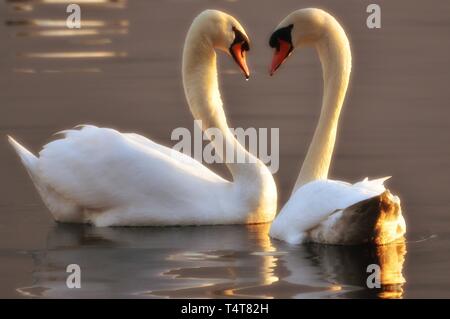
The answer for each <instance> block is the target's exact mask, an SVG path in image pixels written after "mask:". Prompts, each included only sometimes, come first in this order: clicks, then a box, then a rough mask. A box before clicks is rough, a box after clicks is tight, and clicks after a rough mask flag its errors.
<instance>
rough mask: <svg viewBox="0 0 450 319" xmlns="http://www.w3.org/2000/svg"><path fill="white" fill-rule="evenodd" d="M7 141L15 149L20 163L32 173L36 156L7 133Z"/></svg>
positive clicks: (36, 159)
mask: <svg viewBox="0 0 450 319" xmlns="http://www.w3.org/2000/svg"><path fill="white" fill-rule="evenodd" d="M8 142H9V144H11V146H12V147H13V148H14V150H15V151H16V153H17V155H18V156H19V158H20V160H21V161H22V164H23V165H24V166H25V168H26V169H27V171H28V172H29V173H30V174H34V170H35V168H36V164H37V161H38V158H37V157H36V156H35V155H34V154H33V153H31V152H30V151H29V150H27V149H26V148H25V147H24V146H22V145H21V144H20V143H19V142H17V141H16V140H15V139H14V138H13V137H11V136H9V135H8Z"/></svg>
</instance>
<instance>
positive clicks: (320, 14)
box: [270, 8, 406, 244]
mask: <svg viewBox="0 0 450 319" xmlns="http://www.w3.org/2000/svg"><path fill="white" fill-rule="evenodd" d="M270 46H271V47H273V48H275V54H274V58H273V61H272V66H271V74H273V73H274V72H275V70H276V69H277V68H278V67H279V66H280V65H281V64H282V63H283V62H284V60H285V59H286V58H287V57H288V56H289V55H290V53H291V52H292V50H293V49H294V48H295V47H301V46H312V47H315V48H316V50H317V52H318V54H319V57H320V61H321V63H322V70H323V78H324V94H323V104H322V110H321V114H320V118H319V122H318V125H317V128H316V130H315V133H314V137H313V139H312V142H311V144H310V146H309V149H308V153H307V155H306V158H305V161H304V162H303V166H302V168H301V170H300V174H299V176H298V179H297V182H296V184H295V187H294V190H293V192H292V194H291V198H290V199H289V201H288V202H287V204H286V205H285V206H284V207H283V208H282V210H281V211H280V213H279V215H278V216H277V217H276V219H275V221H274V222H273V224H272V227H271V230H270V235H271V236H272V237H274V238H278V239H281V240H284V241H287V242H289V243H302V242H308V241H309V242H318V243H326V244H360V243H366V242H372V243H375V244H385V243H389V242H391V241H394V240H396V239H398V238H400V237H402V236H403V235H404V233H405V230H406V225H405V220H404V219H403V216H402V213H401V208H400V200H399V199H398V197H396V196H392V195H391V194H390V193H389V191H387V190H386V189H385V187H384V185H383V183H384V181H385V180H386V179H387V178H381V179H376V180H371V181H369V180H368V179H367V178H366V179H365V180H363V181H362V182H359V183H356V184H349V183H346V182H341V181H334V180H328V179H327V177H328V170H329V167H330V162H331V158H332V154H333V148H334V144H335V140H336V131H337V126H338V120H339V114H340V111H341V107H342V103H343V101H344V97H345V93H346V90H347V85H348V81H349V76H350V69H351V52H350V45H349V42H348V39H347V36H346V34H345V32H344V30H343V29H342V27H341V26H340V25H339V23H338V22H337V21H336V20H335V19H334V18H333V17H332V16H331V15H330V14H328V13H326V12H324V11H322V10H319V9H313V8H310V9H302V10H298V11H295V12H293V13H291V14H290V15H288V16H287V17H286V18H285V19H284V20H283V21H282V22H281V23H280V25H279V26H278V27H277V29H276V31H275V32H274V33H273V34H272V36H271V39H270Z"/></svg>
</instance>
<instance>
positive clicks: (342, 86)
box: [294, 21, 351, 192]
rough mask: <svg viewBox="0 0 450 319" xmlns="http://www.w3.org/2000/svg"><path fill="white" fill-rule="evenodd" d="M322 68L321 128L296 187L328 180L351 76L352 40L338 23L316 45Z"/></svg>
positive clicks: (329, 27) (319, 127) (316, 131)
mask: <svg viewBox="0 0 450 319" xmlns="http://www.w3.org/2000/svg"><path fill="white" fill-rule="evenodd" d="M315 47H316V50H317V52H318V54H319V58H320V62H321V64H322V73H323V87H324V91H323V99H322V108H321V112H320V117H319V121H318V124H317V126H316V129H315V132H314V136H313V139H312V141H311V144H310V145H309V148H308V152H307V154H306V158H305V160H304V162H303V165H302V168H301V170H300V174H299V176H298V178H297V182H296V184H295V187H294V192H295V191H296V190H297V189H298V188H299V187H301V186H302V185H304V184H306V183H308V182H310V181H313V180H318V179H327V178H328V171H329V168H330V164H331V159H332V156H333V150H334V145H335V142H336V132H337V128H338V122H339V115H340V113H341V109H342V105H343V102H344V99H345V94H346V91H347V87H348V82H349V78H350V72H351V51H350V45H349V41H348V38H347V36H346V34H345V32H344V30H343V29H342V28H341V26H340V25H339V24H338V23H337V22H335V21H334V23H331V24H330V25H328V26H327V28H326V32H324V34H323V36H322V37H321V38H320V39H319V40H318V41H317V42H316V43H315Z"/></svg>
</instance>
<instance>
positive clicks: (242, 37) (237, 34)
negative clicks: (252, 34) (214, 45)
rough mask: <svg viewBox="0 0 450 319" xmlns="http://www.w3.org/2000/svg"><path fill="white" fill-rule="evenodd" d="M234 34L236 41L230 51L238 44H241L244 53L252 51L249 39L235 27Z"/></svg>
mask: <svg viewBox="0 0 450 319" xmlns="http://www.w3.org/2000/svg"><path fill="white" fill-rule="evenodd" d="M232 30H233V32H234V40H233V43H231V46H230V49H231V48H232V47H233V46H234V45H235V44H237V43H240V44H241V48H242V51H250V45H249V41H248V39H247V37H246V36H245V35H244V34H243V33H242V32H241V31H239V30H238V29H236V28H235V27H233V28H232Z"/></svg>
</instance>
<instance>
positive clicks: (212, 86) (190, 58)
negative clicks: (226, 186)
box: [182, 25, 270, 182]
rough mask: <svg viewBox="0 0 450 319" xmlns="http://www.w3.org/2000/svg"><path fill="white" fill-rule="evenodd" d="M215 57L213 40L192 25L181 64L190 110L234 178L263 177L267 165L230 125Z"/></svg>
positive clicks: (243, 179)
mask: <svg viewBox="0 0 450 319" xmlns="http://www.w3.org/2000/svg"><path fill="white" fill-rule="evenodd" d="M216 60H217V57H216V52H215V50H214V46H213V45H212V43H211V40H210V39H209V38H208V37H207V36H206V35H205V34H204V33H203V32H202V31H201V30H198V29H197V28H196V27H195V25H194V26H192V27H191V29H190V30H189V32H188V35H187V38H186V43H185V46H184V52H183V66H182V73H183V85H184V90H185V95H186V98H187V101H188V104H189V107H190V110H191V113H192V115H193V117H194V119H195V120H197V121H201V123H202V127H201V129H202V130H203V132H205V134H206V135H207V136H208V138H210V140H211V143H212V145H213V147H214V151H215V152H216V153H215V154H217V156H218V157H220V158H221V159H222V162H224V163H226V165H227V167H228V169H229V170H230V172H231V174H232V176H233V180H234V181H235V182H237V181H246V180H247V181H249V180H251V181H256V180H261V175H262V174H263V171H264V173H265V171H266V170H267V168H266V167H265V165H264V164H263V163H262V162H260V161H259V159H257V158H256V157H255V156H254V155H253V154H251V153H249V152H248V151H247V150H246V149H245V147H243V146H242V145H241V144H240V143H239V141H238V140H237V138H236V137H235V135H234V134H233V133H232V132H231V131H230V128H229V127H228V123H227V120H226V116H225V112H224V109H223V103H222V99H221V96H220V90H219V83H218V74H217V61H216ZM208 129H218V130H219V131H220V133H221V136H222V139H216V138H211V136H210V134H208V132H210V130H208ZM229 154H233V155H234V159H236V158H238V159H239V158H245V159H246V162H245V163H240V162H236V161H235V160H233V159H232V160H229V157H230V156H229ZM267 171H268V170H267ZM269 174H270V172H269Z"/></svg>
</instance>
